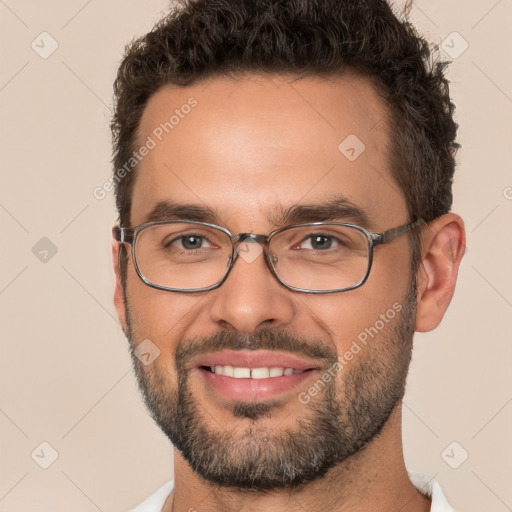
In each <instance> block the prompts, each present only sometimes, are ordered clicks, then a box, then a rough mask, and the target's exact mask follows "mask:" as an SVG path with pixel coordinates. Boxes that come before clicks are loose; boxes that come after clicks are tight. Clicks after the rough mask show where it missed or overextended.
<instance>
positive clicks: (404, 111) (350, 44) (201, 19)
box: [111, 0, 459, 268]
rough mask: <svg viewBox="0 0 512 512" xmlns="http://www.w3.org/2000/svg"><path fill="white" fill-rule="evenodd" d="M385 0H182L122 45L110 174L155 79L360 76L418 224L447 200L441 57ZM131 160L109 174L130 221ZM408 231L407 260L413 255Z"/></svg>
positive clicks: (449, 130) (121, 160) (450, 155)
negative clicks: (379, 101)
mask: <svg viewBox="0 0 512 512" xmlns="http://www.w3.org/2000/svg"><path fill="white" fill-rule="evenodd" d="M410 8H411V3H410V2H408V3H407V4H406V7H405V8H404V12H403V16H402V18H403V19H399V17H398V16H397V15H395V13H394V12H393V10H392V9H391V7H390V6H389V4H388V3H387V2H386V1H385V0H184V1H182V2H180V3H179V4H174V6H173V7H172V8H171V11H170V13H169V14H168V15H166V16H165V17H164V18H163V19H162V20H161V21H160V22H159V23H158V24H157V25H156V26H155V27H154V29H153V30H152V31H151V32H149V33H148V34H146V35H144V36H142V37H140V38H138V39H136V40H134V41H132V42H131V43H130V44H129V45H128V46H127V47H126V51H125V55H124V58H123V60H122V62H121V64H120V67H119V70H118V74H117V78H116V80H115V83H114V100H115V108H114V113H113V118H112V123H111V129H112V135H113V165H114V173H116V169H120V168H121V167H122V166H123V165H124V164H125V163H126V162H127V161H128V160H129V159H130V157H131V155H132V153H133V151H134V149H135V147H134V146H135V143H136V134H137V129H138V126H139V123H140V119H141V116H142V113H143V110H144V108H145V106H146V104H147V101H148V99H149V98H150V97H151V95H153V94H154V93H155V92H156V91H157V90H158V89H159V88H160V87H161V86H163V85H165V84H174V85H179V86H184V87H185V86H187V85H190V84H192V83H194V82H196V81H198V80H201V79H203V78H206V77H210V76H216V75H218V76H222V75H236V74H241V73H247V72H254V73H277V74H278V73H292V74H294V75H296V76H308V75H309V76H312V75H313V76H322V75H323V76H329V75H333V74H335V73H340V72H341V73H342V72H343V71H344V70H352V71H356V72H359V73H361V74H363V75H365V76H367V77H369V78H370V79H371V80H372V82H373V83H374V84H375V86H376V89H377V91H378V93H379V94H380V95H381V96H382V97H383V98H384V99H385V101H386V103H387V105H388V108H389V111H390V114H391V120H390V123H389V129H390V135H391V137H390V138H391V148H390V161H389V168H390V170H391V173H392V175H393V177H394V179H395V180H396V182H397V183H398V184H399V186H400V187H401V188H402V190H403V191H404V195H405V198H406V201H407V205H408V209H409V214H410V216H411V218H419V217H421V218H423V219H424V220H426V221H427V222H428V221H430V220H433V219H435V218H437V217H439V216H440V215H442V214H444V213H447V212H448V211H449V209H450V208H451V205H452V181H453V173H454V169H455V153H456V151H457V149H458V147H459V144H457V143H456V142H455V137H456V132H457V124H456V123H455V122H454V120H453V112H454V105H453V103H452V102H451V101H450V96H449V87H448V80H447V79H446V78H445V76H444V71H445V67H446V65H447V64H448V63H447V62H444V61H440V60H439V58H438V56H437V48H431V46H430V45H429V44H428V43H427V41H426V40H425V39H423V38H422V37H420V36H419V35H418V33H417V32H416V30H415V29H414V27H413V26H412V25H411V23H410V22H409V21H408V13H409V11H410ZM135 177H136V168H135V169H134V171H133V172H130V173H127V174H126V175H125V176H124V177H123V179H116V180H114V181H115V191H116V206H117V209H118V212H119V217H120V222H121V224H122V225H125V226H129V225H130V210H131V194H132V189H133V184H134V181H135ZM418 240H419V239H418V234H417V233H416V234H414V235H413V244H412V246H411V247H412V261H413V268H416V264H417V263H419V259H418V258H419V252H418V251H419V242H418Z"/></svg>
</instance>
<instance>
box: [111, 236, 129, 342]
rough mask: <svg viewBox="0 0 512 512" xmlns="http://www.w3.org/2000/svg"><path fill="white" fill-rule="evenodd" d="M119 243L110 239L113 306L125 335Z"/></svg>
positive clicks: (124, 305)
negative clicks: (113, 282)
mask: <svg viewBox="0 0 512 512" xmlns="http://www.w3.org/2000/svg"><path fill="white" fill-rule="evenodd" d="M121 245H122V244H121V243H120V242H118V241H117V240H115V239H114V238H112V265H113V267H114V274H115V276H116V285H115V289H114V306H115V307H116V311H117V318H118V319H119V322H120V324H121V328H122V329H123V332H124V333H125V334H126V304H125V303H124V294H123V281H122V279H121V269H120V267H119V253H120V250H121Z"/></svg>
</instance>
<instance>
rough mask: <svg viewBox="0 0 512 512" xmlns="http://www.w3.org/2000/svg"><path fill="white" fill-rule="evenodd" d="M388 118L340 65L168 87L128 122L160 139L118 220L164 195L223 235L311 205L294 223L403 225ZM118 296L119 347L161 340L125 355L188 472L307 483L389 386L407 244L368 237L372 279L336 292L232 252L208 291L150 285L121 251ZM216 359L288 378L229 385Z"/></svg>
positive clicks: (139, 213)
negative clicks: (346, 209) (123, 336)
mask: <svg viewBox="0 0 512 512" xmlns="http://www.w3.org/2000/svg"><path fill="white" fill-rule="evenodd" d="M190 98H194V99H195V101H197V104H196V105H195V106H194V107H193V108H190V109H189V108H185V109H182V106H183V105H187V104H191V102H190V101H189V99H190ZM175 110H178V112H176V115H177V116H178V117H179V121H178V122H177V123H176V119H174V122H175V124H174V123H173V124H174V126H173V128H172V129H169V128H167V129H168V131H169V133H166V132H165V131H163V133H162V129H160V130H158V127H160V125H161V123H165V122H167V121H169V118H170V116H171V115H172V114H173V113H174V112H175ZM186 112H188V113H186ZM386 119H387V117H386V109H385V106H384V103H383V101H382V100H381V98H380V97H379V96H378V95H377V94H376V92H375V91H374V89H373V88H372V86H371V85H370V84H369V83H368V82H367V81H365V80H364V79H361V78H358V77H355V76H352V75H347V76H345V77H337V78H333V79H331V80H325V79H319V78H305V79H301V80H298V81H291V80H286V79H285V78H283V77H280V78H277V77H274V78H269V77H265V78H264V77H258V76H253V77H251V78H245V79H241V80H236V81H235V80H229V79H224V78H217V79H213V80H211V81H209V82H203V83H199V84H196V85H193V86H189V87H184V88H175V87H170V86H168V87H164V88H162V89H160V90H159V91H158V92H157V93H156V94H155V95H154V96H152V97H151V99H150V100H149V103H148V105H147V107H146V109H145V111H144V114H143V117H142V120H141V124H140V127H139V132H138V142H137V143H136V145H135V146H136V147H139V146H142V145H143V144H144V143H145V142H146V141H147V137H148V136H150V137H151V138H152V139H154V140H155V141H156V142H157V144H156V147H154V148H153V149H151V150H150V151H149V152H148V154H147V156H145V157H144V158H143V160H142V161H141V162H140V164H139V167H138V173H137V178H136V182H135V185H134V189H133V197H132V201H133V202H132V211H131V219H130V221H131V225H132V226H137V225H139V224H142V223H145V222H148V220H150V219H151V220H157V219H158V220H160V219H161V220H164V219H167V218H168V217H167V215H168V214H169V213H172V211H174V212H176V211H177V210H176V209H174V210H172V209H169V208H167V209H166V208H163V207H162V204H164V203H165V202H167V203H168V204H172V205H174V206H176V205H178V206H180V205H186V206H191V205H193V206H195V207H197V208H196V210H197V209H198V208H200V209H205V210H208V211H210V212H211V216H210V217H209V218H207V219H205V220H207V221H208V222H212V223H215V224H218V225H221V226H223V227H225V228H227V229H229V230H230V231H231V232H232V233H235V234H236V233H239V232H246V233H261V234H268V233H270V232H271V231H272V230H274V229H276V228H278V227H282V225H283V222H284V223H286V222H285V221H283V220H282V216H283V214H284V213H286V211H289V209H291V208H295V207H297V206H299V207H300V206H308V207H311V208H303V209H302V213H301V216H300V217H298V218H299V220H300V222H308V221H309V222H311V221H320V220H325V221H328V220H332V221H336V222H345V221H346V222H351V223H357V222H358V221H360V218H359V217H358V216H354V215H351V216H348V217H345V216H341V212H337V214H334V209H332V214H331V210H328V212H327V214H326V212H325V211H324V212H316V213H313V211H314V209H315V208H316V207H319V206H322V205H325V204H327V203H329V202H331V204H332V201H333V200H339V201H349V202H350V203H352V204H353V205H355V206H356V207H357V208H358V209H359V210H361V211H362V212H363V213H364V215H365V216H366V217H367V219H368V220H369V225H368V226H365V227H368V228H369V229H371V230H372V231H376V232H381V231H384V230H386V229H388V228H391V227H395V226H399V225H403V224H407V223H408V222H409V221H410V219H409V218H408V215H407V208H406V204H405V200H404V197H403V194H402V192H401V191H400V189H399V187H398V185H396V183H395V182H394V181H393V179H392V177H391V173H390V170H389V164H388V153H387V149H388V147H389V131H388V127H387V120H386ZM155 130H157V131H156V132H155ZM155 133H157V134H159V136H160V138H161V139H162V140H161V141H160V140H158V137H156V136H155ZM356 137H357V139H356ZM345 140H346V141H345ZM343 141H345V142H343ZM342 142H343V144H341V143H342ZM340 144H341V146H340ZM362 144H364V146H363V145H362ZM351 148H353V150H352V149H351ZM363 148H364V150H363ZM157 206H158V208H157ZM155 213H156V216H155ZM320 217H322V218H320ZM179 218H183V217H182V216H180V217H179ZM124 293H125V299H126V309H127V310H126V324H127V325H126V327H127V335H128V337H129V339H130V342H131V344H132V348H135V347H136V346H137V345H138V344H139V343H140V342H142V341H143V340H145V339H149V340H151V342H152V343H153V344H154V345H156V346H157V347H158V349H159V350H160V355H159V357H157V359H155V360H154V361H153V362H152V363H151V364H150V365H148V366H145V365H144V364H142V363H141V362H140V361H139V360H138V359H137V358H136V357H134V359H133V360H134V364H135V367H136V371H137V375H138V378H139V382H140V386H141V389H142V391H143V394H144V396H145V399H146V403H147V405H148V407H149V408H150V410H151V412H152V414H153V416H154V418H155V419H156V421H157V422H158V424H159V425H160V427H161V428H162V429H163V431H164V432H165V433H166V434H167V435H168V436H169V438H170V439H171V441H172V442H173V443H174V445H175V446H176V447H177V448H178V449H179V450H180V452H181V453H182V455H183V457H184V458H185V459H186V460H187V461H188V463H189V464H190V466H191V467H192V468H193V469H194V470H195V471H197V472H198V473H199V474H201V475H202V476H203V477H205V478H207V479H210V480H211V481H214V482H216V483H218V484H220V485H228V486H234V487H253V488H258V487H260V488H267V489H271V488H279V487H281V486H286V485H290V484H298V483H301V482H304V481H307V480H311V479H314V478H316V477H318V476H320V475H322V474H324V473H325V472H326V471H327V470H328V469H329V468H331V467H333V466H334V465H336V464H338V463H340V462H342V461H343V460H345V459H347V458H348V457H349V456H350V455H352V454H353V453H355V452H357V451H358V450H360V449H361V448H362V447H363V446H365V445H366V444H367V443H368V442H370V441H371V440H372V439H374V438H375V436H376V435H377V434H378V433H379V432H380V430H381V429H382V427H383V425H384V424H385V423H386V421H387V420H388V418H389V415H390V413H391V411H392V410H393V408H394V407H395V406H396V404H397V402H398V401H399V400H400V398H401V396H402V393H403V387H404V383H405V378H406V374H407V368H408V364H409V359H410V352H411V343H412V333H413V330H414V284H413V279H412V276H411V273H410V261H409V245H408V240H407V237H401V238H399V239H397V240H395V241H394V242H393V243H391V244H389V245H385V246H381V247H378V248H376V250H375V254H374V261H373V267H372V271H371V274H370V276H369V278H368V281H367V282H366V283H365V284H364V285H363V286H362V287H360V288H357V289H355V290H351V291H347V292H342V293H333V294H319V295H314V294H304V293H300V292H295V291H291V290H289V289H287V288H285V287H284V286H283V285H281V284H280V283H279V282H278V281H277V280H276V278H275V277H274V276H273V275H272V274H271V272H270V271H269V269H268V267H267V265H266V263H265V260H264V258H263V256H262V255H259V256H258V257H257V258H256V259H254V260H253V259H252V258H246V259H244V258H242V257H239V258H238V259H237V261H236V264H235V266H234V268H233V269H232V271H231V273H230V274H229V276H228V278H227V280H226V281H225V282H224V283H223V284H222V286H221V287H219V288H218V289H215V290H211V291H208V292H201V293H192V294H183V293H169V292H166V291H159V290H156V289H153V288H150V287H148V286H147V285H145V284H144V283H143V282H142V281H141V280H140V279H139V278H138V276H137V275H136V272H135V269H134V266H133V262H132V260H131V256H130V257H129V259H128V268H127V279H126V284H125V290H124ZM216 365H222V366H226V365H229V366H233V367H240V368H246V367H249V368H255V367H258V368H259V367H268V368H275V367H277V368H292V369H294V370H295V371H294V372H293V373H294V374H293V375H282V376H272V377H268V378H264V379H256V378H251V379H237V378H236V377H235V376H233V377H230V376H226V375H219V374H215V373H212V372H211V371H210V367H215V366H216ZM277 372H278V373H279V371H277ZM289 372H290V371H289V370H288V372H286V373H289ZM315 390H316V391H315Z"/></svg>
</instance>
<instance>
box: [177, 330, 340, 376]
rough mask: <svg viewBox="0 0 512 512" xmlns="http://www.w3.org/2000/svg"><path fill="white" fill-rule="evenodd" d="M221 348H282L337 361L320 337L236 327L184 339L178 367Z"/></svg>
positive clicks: (332, 350) (178, 354)
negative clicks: (247, 331)
mask: <svg viewBox="0 0 512 512" xmlns="http://www.w3.org/2000/svg"><path fill="white" fill-rule="evenodd" d="M221 350H279V351H283V352H290V353H292V354H295V355H297V356H299V357H300V356H303V357H304V356H306V357H308V358H312V359H318V360H322V361H323V362H324V363H325V364H330V365H332V364H334V363H335V362H336V361H337V360H338V354H337V352H336V350H335V349H334V348H333V347H332V346H330V345H328V344H327V343H326V342H325V341H323V340H320V339H318V338H307V337H305V336H303V335H296V334H291V333H288V332H286V331H283V330H280V329H262V330H261V331H258V332H255V333H251V334H247V333H239V332H236V331H219V332H216V333H215V334H213V335H211V336H204V337H197V338H190V339H184V340H183V341H181V342H180V343H179V345H178V347H177V348H176V352H175V362H176V368H184V367H186V364H187V362H188V361H190V360H191V359H193V358H195V357H198V356H201V355H204V354H209V353H212V352H218V351H221Z"/></svg>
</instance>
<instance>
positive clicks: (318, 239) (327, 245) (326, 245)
mask: <svg viewBox="0 0 512 512" xmlns="http://www.w3.org/2000/svg"><path fill="white" fill-rule="evenodd" d="M339 245H340V241H339V240H338V239H337V238H336V237H334V236H329V235H322V234H312V235H309V236H308V237H306V238H304V239H303V240H302V242H300V243H299V244H297V248H299V249H311V250H315V251H322V250H327V249H331V248H333V247H338V246H339Z"/></svg>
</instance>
